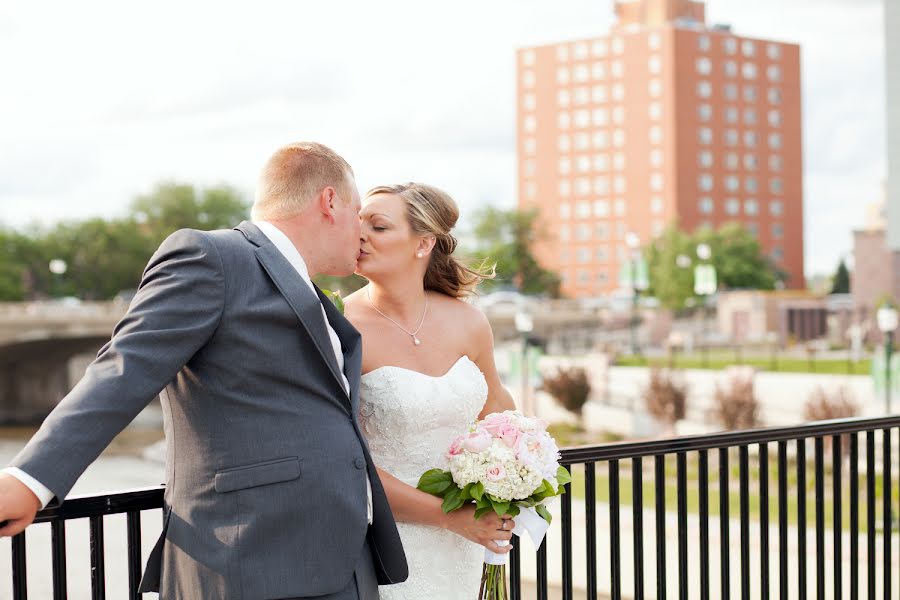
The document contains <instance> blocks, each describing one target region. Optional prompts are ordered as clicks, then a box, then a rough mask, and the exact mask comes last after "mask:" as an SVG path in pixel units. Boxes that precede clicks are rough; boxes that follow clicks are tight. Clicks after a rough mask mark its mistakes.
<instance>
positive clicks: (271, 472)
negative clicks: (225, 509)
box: [216, 456, 300, 493]
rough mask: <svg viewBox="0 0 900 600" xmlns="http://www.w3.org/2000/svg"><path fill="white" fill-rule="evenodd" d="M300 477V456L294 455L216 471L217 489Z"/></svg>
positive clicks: (231, 490)
mask: <svg viewBox="0 0 900 600" xmlns="http://www.w3.org/2000/svg"><path fill="white" fill-rule="evenodd" d="M298 477H300V458H299V457H296V456H292V457H289V458H279V459H276V460H267V461H265V462H261V463H256V464H252V465H245V466H241V467H233V468H230V469H223V470H221V471H217V472H216V491H217V492H219V493H224V492H233V491H235V490H243V489H246V488H252V487H258V486H261V485H269V484H272V483H280V482H283V481H292V480H294V479H297V478H298Z"/></svg>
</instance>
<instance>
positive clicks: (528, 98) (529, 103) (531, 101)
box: [522, 94, 537, 110]
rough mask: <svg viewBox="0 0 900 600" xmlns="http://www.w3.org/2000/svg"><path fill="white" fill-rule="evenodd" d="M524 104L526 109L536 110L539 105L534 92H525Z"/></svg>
mask: <svg viewBox="0 0 900 600" xmlns="http://www.w3.org/2000/svg"><path fill="white" fill-rule="evenodd" d="M522 106H523V107H524V108H525V110H534V109H535V107H536V106H537V100H535V97H534V94H525V95H524V96H522Z"/></svg>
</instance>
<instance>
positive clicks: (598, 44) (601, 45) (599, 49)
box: [591, 40, 607, 57]
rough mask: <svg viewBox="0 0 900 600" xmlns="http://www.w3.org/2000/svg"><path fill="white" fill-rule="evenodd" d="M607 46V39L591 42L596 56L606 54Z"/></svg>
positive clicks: (592, 50) (592, 52) (592, 51)
mask: <svg viewBox="0 0 900 600" xmlns="http://www.w3.org/2000/svg"><path fill="white" fill-rule="evenodd" d="M606 53H607V47H606V40H597V41H595V42H594V43H593V44H591V54H593V55H594V56H596V57H602V56H606Z"/></svg>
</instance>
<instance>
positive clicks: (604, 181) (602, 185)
mask: <svg viewBox="0 0 900 600" xmlns="http://www.w3.org/2000/svg"><path fill="white" fill-rule="evenodd" d="M594 193H595V194H596V195H598V196H605V195H607V194H608V193H609V178H608V177H605V176H598V177H594Z"/></svg>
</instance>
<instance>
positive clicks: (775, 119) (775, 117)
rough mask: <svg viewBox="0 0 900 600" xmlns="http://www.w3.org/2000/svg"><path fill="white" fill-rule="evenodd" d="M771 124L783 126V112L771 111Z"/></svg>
mask: <svg viewBox="0 0 900 600" xmlns="http://www.w3.org/2000/svg"><path fill="white" fill-rule="evenodd" d="M769 125H770V126H772V127H781V113H780V112H778V111H777V110H770V111H769Z"/></svg>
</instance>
